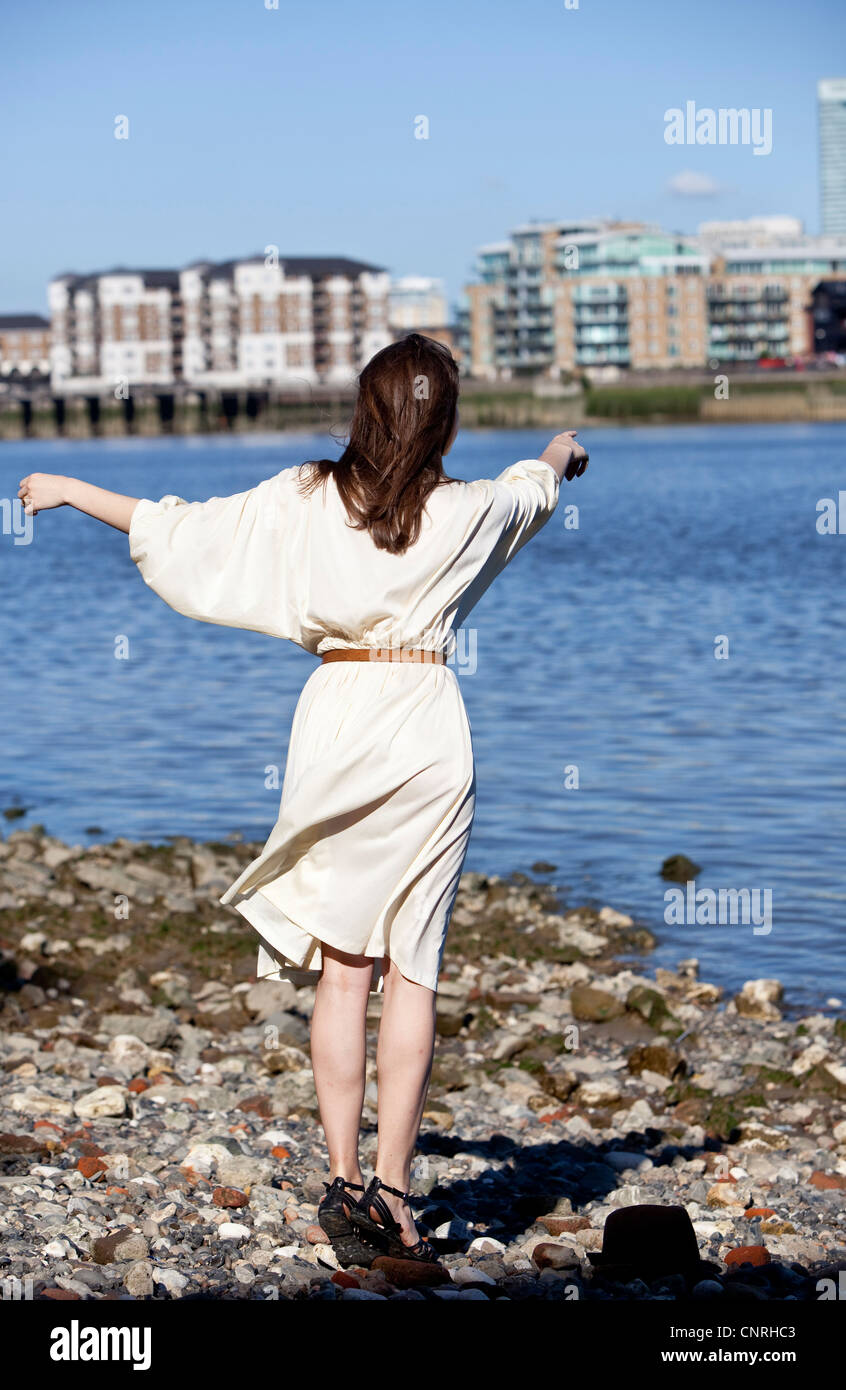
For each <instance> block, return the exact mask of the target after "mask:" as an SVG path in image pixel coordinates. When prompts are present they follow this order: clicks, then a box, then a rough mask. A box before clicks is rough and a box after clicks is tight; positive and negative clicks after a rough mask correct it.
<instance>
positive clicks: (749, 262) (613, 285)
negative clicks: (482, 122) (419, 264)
mask: <svg viewBox="0 0 846 1390" xmlns="http://www.w3.org/2000/svg"><path fill="white" fill-rule="evenodd" d="M774 220H775V219H774ZM791 230H792V229H791ZM742 231H743V228H742V224H739V226H737V227H735V229H734V230H733V232H732V234H731V235H730V236H729V237H728V238H727V240H728V242H729V243H736V242H738V241H739V240H740V239H741V238H742ZM844 272H846V239H843V240H839V241H835V240H832V239H830V238H829V239H819V238H816V239H815V238H810V237H808V238H803V237H801V236H800V237H795V236H794V237H793V238H792V240H787V241H786V242H785V240H784V237H783V236H779V235H773V236H772V237H771V238H770V239H768V238H767V236H760V235H758V236H756V237H755V238H754V244H751V245H743V244H723V241H722V240H721V239H720V238H719V237H717V238H714V237H709V238H706V237H702V238H699V237H695V236H675V235H671V234H669V233H667V232H664V231H662V230H661V229H660V228H658V227H653V226H646V225H644V224H641V223H610V222H600V221H593V222H581V223H572V224H567V223H549V224H546V223H544V224H541V223H532V224H529V225H528V226H524V227H519V228H517V229H516V230H515V231H514V232H513V233H512V235H511V237H510V238H509V239H508V240H507V241H503V242H499V243H496V244H494V245H489V246H485V247H483V248H482V249H481V250H480V252H479V254H478V275H479V279H478V281H477V283H475V284H471V285H468V286H467V287H466V308H465V309H464V311H463V315H462V336H463V342H464V347H465V356H466V365H467V370H468V371H469V372H470V373H471V374H472V375H473V376H475V377H479V378H487V379H489V380H496V379H504V378H509V377H513V376H517V375H520V374H523V373H526V374H532V375H537V374H542V375H548V376H551V377H555V376H560V375H561V374H562V373H564V374H566V373H571V372H575V371H581V370H590V369H595V368H607V367H618V368H630V369H633V370H644V369H645V370H649V369H656V370H667V369H669V368H685V367H688V368H700V369H701V368H702V367H704V366H706V365H707V364H709V363H731V362H754V361H757V360H758V359H759V358H761V357H768V356H772V357H776V356H778V357H783V356H786V355H793V356H802V355H805V354H807V353H809V352H810V351H812V349H813V346H814V340H813V334H812V330H811V322H810V315H809V312H808V308H809V303H810V298H811V292H812V290H813V288H814V287H815V286H816V285H817V284H818V283H819V281H820V279H822V278H826V277H832V276H836V275H838V274H843V273H844Z"/></svg>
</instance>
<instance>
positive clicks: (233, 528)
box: [129, 470, 302, 642]
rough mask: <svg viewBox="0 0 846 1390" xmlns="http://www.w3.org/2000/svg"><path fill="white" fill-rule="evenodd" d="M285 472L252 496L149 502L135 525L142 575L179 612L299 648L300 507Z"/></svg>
mask: <svg viewBox="0 0 846 1390" xmlns="http://www.w3.org/2000/svg"><path fill="white" fill-rule="evenodd" d="M288 472H290V470H285V471H284V472H283V473H280V474H277V476H276V477H274V478H268V479H266V480H265V481H264V482H261V483H259V484H258V485H257V486H256V487H253V488H249V489H248V490H247V491H246V492H239V493H236V494H235V495H234V496H232V497H211V498H210V499H209V500H208V501H207V502H186V501H185V500H184V498H182V497H177V496H175V495H173V494H169V495H168V496H166V497H162V498H161V499H160V500H159V501H158V502H155V501H152V500H151V499H150V498H146V497H145V498H142V499H141V501H139V502H138V504H137V506H136V508H135V510H134V512H133V513H132V519H131V522H130V526H129V553H130V556H131V558H132V559H133V560H134V561H135V564H136V565H137V566H138V569H139V570H140V572H141V576H142V578H143V580H144V582H145V584H148V585H149V587H150V588H151V589H153V590H154V591H155V592H156V593H157V594H158V595H159V597H160V598H162V599H164V601H165V603H167V604H168V605H169V606H170V607H171V608H173V609H175V610H176V612H177V613H182V614H184V616H185V617H186V618H196V619H197V620H198V621H199V622H204V623H218V624H220V625H221V626H223V627H243V628H247V629H250V630H252V631H254V632H264V633H268V634H269V635H271V636H273V637H284V638H289V639H290V640H291V641H293V642H300V640H301V637H302V632H301V629H300V624H299V620H298V615H297V605H296V596H295V593H294V584H295V574H296V569H297V566H296V554H295V546H296V541H297V508H296V500H295V496H294V490H293V488H292V486H291V481H292V480H291V479H290V478H288V477H286V473H288Z"/></svg>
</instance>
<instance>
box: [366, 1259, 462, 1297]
mask: <svg viewBox="0 0 846 1390" xmlns="http://www.w3.org/2000/svg"><path fill="white" fill-rule="evenodd" d="M372 1268H373V1269H376V1270H379V1271H380V1272H381V1273H382V1274H383V1275H384V1277H385V1278H386V1279H387V1281H388V1283H389V1284H393V1285H394V1286H395V1288H398V1289H415V1288H419V1287H421V1285H423V1286H431V1285H434V1284H449V1283H450V1282H451V1280H450V1276H449V1273H448V1272H447V1270H445V1269H444V1267H443V1265H440V1264H434V1263H429V1262H428V1261H424V1260H396V1259H392V1258H391V1257H390V1256H389V1255H377V1256H376V1258H375V1260H374V1261H373V1265H372Z"/></svg>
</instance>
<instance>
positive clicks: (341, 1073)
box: [311, 945, 373, 1182]
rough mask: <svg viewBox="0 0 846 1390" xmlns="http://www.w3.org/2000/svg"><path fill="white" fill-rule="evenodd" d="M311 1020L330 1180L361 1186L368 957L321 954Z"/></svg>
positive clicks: (325, 948) (313, 1062) (313, 1060)
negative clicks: (319, 972)
mask: <svg viewBox="0 0 846 1390" xmlns="http://www.w3.org/2000/svg"><path fill="white" fill-rule="evenodd" d="M321 954H322V957H323V969H322V971H321V975H320V980H319V982H318V985H317V997H316V999H315V1001H314V1012H313V1014H312V1020H311V1065H312V1069H313V1071H314V1086H315V1090H316V1091H317V1103H318V1105H319V1106H320V1120H321V1123H322V1125H323V1131H324V1133H325V1135H326V1147H327V1149H328V1151H329V1175H330V1180H331V1179H332V1178H338V1177H341V1178H346V1179H347V1181H348V1182H361V1166H360V1163H359V1157H358V1139H359V1130H360V1128H361V1108H362V1105H363V1104H364V1083H365V1058H366V1032H365V1029H366V1014H367V997H368V994H369V991H370V981H371V977H372V973H373V960H372V957H369V956H352V955H348V954H347V952H345V951H336V950H334V949H333V948H332V947H330V946H326V945H324V946H323V947H322V948H321Z"/></svg>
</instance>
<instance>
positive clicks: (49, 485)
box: [18, 473, 139, 535]
mask: <svg viewBox="0 0 846 1390" xmlns="http://www.w3.org/2000/svg"><path fill="white" fill-rule="evenodd" d="M18 497H19V498H20V499H21V501H22V502H23V507H24V511H25V512H26V513H27V515H28V516H37V515H38V513H39V512H46V511H49V510H50V508H51V507H65V506H67V507H76V510H77V511H78V512H85V514H86V515H87V516H93V517H94V518H95V519H96V520H97V521H104V522H105V523H106V525H107V526H114V528H115V530H116V531H124V532H126V534H127V535H128V534H129V523H130V521H131V520H132V513H133V512H134V511H135V508H136V507H137V505H138V500H139V499H138V498H137V497H124V496H123V493H121V492H107V491H106V489H105V488H102V487H95V486H94V484H93V483H84V482H83V481H82V479H81V478H65V477H63V476H62V475H61V474H59V473H30V474H29V476H28V477H26V478H22V479H21V484H20V487H19V488H18Z"/></svg>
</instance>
